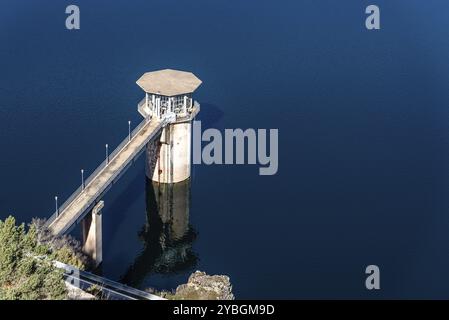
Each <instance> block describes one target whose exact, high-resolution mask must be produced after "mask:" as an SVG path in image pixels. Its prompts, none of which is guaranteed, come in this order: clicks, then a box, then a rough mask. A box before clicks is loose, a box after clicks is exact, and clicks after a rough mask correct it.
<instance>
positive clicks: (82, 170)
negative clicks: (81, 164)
mask: <svg viewBox="0 0 449 320" xmlns="http://www.w3.org/2000/svg"><path fill="white" fill-rule="evenodd" d="M84 187H85V186H84V169H81V189H82V190H83V191H84Z"/></svg>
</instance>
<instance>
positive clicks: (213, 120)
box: [195, 102, 224, 130]
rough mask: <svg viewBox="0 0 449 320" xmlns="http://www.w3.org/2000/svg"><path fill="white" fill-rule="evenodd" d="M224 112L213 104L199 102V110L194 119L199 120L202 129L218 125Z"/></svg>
mask: <svg viewBox="0 0 449 320" xmlns="http://www.w3.org/2000/svg"><path fill="white" fill-rule="evenodd" d="M223 115H224V112H223V111H222V110H221V109H220V108H218V107H217V106H216V105H214V104H210V103H203V102H202V103H201V112H200V113H198V116H197V117H196V119H195V120H199V121H201V124H202V127H203V130H204V129H209V128H212V127H213V126H214V127H217V126H218V127H219V125H218V124H219V123H220V120H221V119H222V118H223Z"/></svg>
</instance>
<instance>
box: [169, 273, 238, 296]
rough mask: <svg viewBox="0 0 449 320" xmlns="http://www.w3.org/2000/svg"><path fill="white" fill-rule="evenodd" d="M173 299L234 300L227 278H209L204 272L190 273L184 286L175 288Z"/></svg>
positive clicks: (216, 276)
mask: <svg viewBox="0 0 449 320" xmlns="http://www.w3.org/2000/svg"><path fill="white" fill-rule="evenodd" d="M172 298H173V299H181V300H234V295H233V294H232V285H231V282H230V280H229V277H228V276H223V275H215V276H209V275H207V274H206V273H205V272H201V271H196V272H195V273H192V275H191V276H190V277H189V280H188V282H187V283H186V284H182V285H180V286H178V287H177V288H176V292H175V294H174V296H173V297H172Z"/></svg>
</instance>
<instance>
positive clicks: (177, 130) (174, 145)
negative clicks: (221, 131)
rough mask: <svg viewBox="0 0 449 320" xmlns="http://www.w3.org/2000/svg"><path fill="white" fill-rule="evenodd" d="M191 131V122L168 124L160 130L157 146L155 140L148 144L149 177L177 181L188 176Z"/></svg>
mask: <svg viewBox="0 0 449 320" xmlns="http://www.w3.org/2000/svg"><path fill="white" fill-rule="evenodd" d="M191 131H192V123H191V122H182V123H173V124H169V125H167V126H166V127H165V128H164V129H163V131H162V134H161V137H160V140H159V146H157V145H156V144H155V142H152V143H151V142H150V143H149V144H148V147H147V176H148V178H149V179H152V180H153V181H155V182H159V183H177V182H181V181H184V180H186V179H188V178H189V177H190V165H191V164H190V152H191V151H190V150H191ZM155 152H156V154H157V160H156V162H155Z"/></svg>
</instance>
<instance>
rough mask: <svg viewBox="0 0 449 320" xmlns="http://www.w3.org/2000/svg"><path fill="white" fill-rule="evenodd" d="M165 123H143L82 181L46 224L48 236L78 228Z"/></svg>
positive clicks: (150, 121)
mask: <svg viewBox="0 0 449 320" xmlns="http://www.w3.org/2000/svg"><path fill="white" fill-rule="evenodd" d="M169 122H170V119H169V118H163V119H158V118H156V117H152V118H151V119H150V118H146V119H144V120H143V121H142V122H141V123H140V124H139V125H138V126H137V127H136V128H135V129H134V130H133V131H132V133H131V134H130V135H129V136H128V137H126V138H125V139H124V140H123V141H122V143H120V144H119V145H118V147H117V148H116V149H115V150H114V151H113V152H112V153H111V154H110V155H109V156H108V157H107V158H106V159H105V160H104V161H103V162H102V163H101V164H100V165H99V166H98V167H97V169H96V170H95V171H94V172H93V173H92V174H91V175H90V176H89V177H88V178H87V179H86V181H85V183H84V185H82V186H80V187H79V188H78V189H77V190H76V191H75V192H74V193H73V194H72V195H71V196H70V197H69V198H68V199H67V200H66V201H65V202H64V203H63V204H62V205H61V206H60V207H58V208H56V211H55V213H54V214H53V215H52V216H51V217H50V218H49V219H48V220H47V222H46V226H47V227H48V228H49V229H50V230H51V231H52V233H53V234H54V235H63V234H66V233H68V232H69V231H70V230H71V229H72V228H73V227H74V226H75V225H76V224H78V223H79V222H80V221H81V220H82V219H83V218H84V217H85V215H86V214H87V213H88V212H89V210H91V209H92V208H93V207H94V206H95V204H96V203H97V202H98V201H99V200H100V198H101V197H102V196H103V195H104V193H105V192H107V191H108V190H109V188H110V187H111V186H112V185H113V184H114V183H115V182H116V181H117V180H118V179H119V178H120V177H121V175H122V174H123V173H124V172H125V171H126V169H127V168H128V167H129V166H130V165H131V164H132V163H133V162H134V161H135V160H136V159H137V158H138V157H139V155H140V154H141V153H142V152H143V151H144V150H145V147H146V145H147V144H148V142H149V141H150V140H151V139H153V138H154V137H156V136H158V134H159V133H160V131H161V130H162V129H163V128H164V127H165V126H166V125H167V124H168V123H169Z"/></svg>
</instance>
